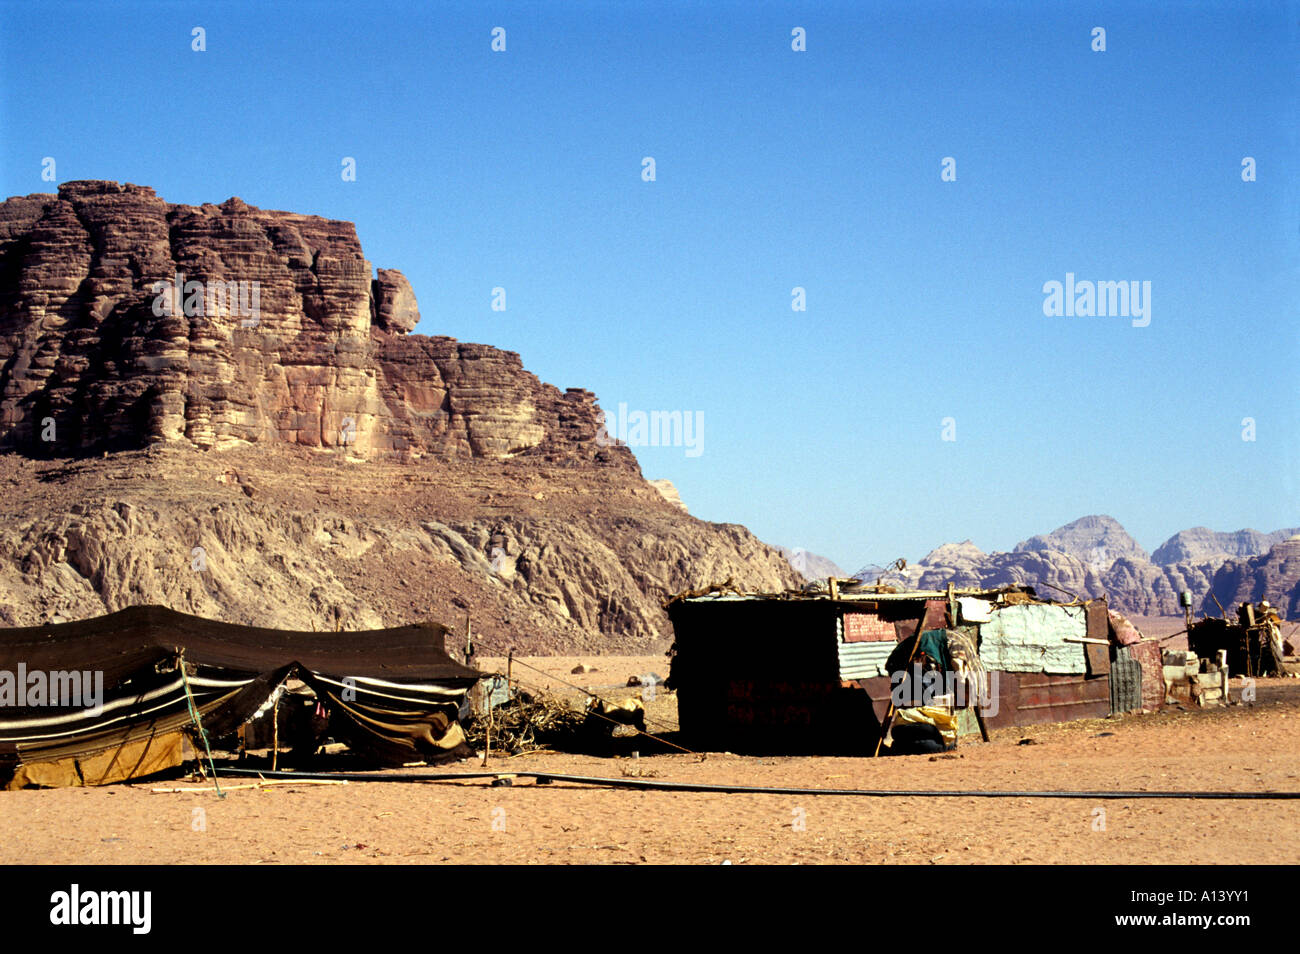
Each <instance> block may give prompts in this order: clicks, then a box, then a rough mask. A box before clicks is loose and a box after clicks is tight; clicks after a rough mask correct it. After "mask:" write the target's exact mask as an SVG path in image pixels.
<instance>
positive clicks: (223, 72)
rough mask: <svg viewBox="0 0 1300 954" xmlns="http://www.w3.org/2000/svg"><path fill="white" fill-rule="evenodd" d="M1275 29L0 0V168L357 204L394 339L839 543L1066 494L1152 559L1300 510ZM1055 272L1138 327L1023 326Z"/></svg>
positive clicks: (998, 18) (1018, 522)
mask: <svg viewBox="0 0 1300 954" xmlns="http://www.w3.org/2000/svg"><path fill="white" fill-rule="evenodd" d="M1298 22H1300V5H1297V3H1295V2H1292V3H1272V4H1269V3H1264V4H1253V5H1242V4H1205V3H1192V4H1186V3H1167V4H1164V3H1162V4H1149V5H1144V4H1131V3H1125V4H1119V5H1108V4H1086V5H1084V4H1071V3H1064V4H1050V5H1042V4H1023V5H1021V4H976V3H954V4H944V3H938V4H925V5H911V4H908V5H905V6H901V7H885V6H874V5H872V6H866V5H858V4H842V5H841V4H783V5H768V4H739V3H737V4H710V5H708V6H707V7H703V6H702V5H699V4H694V3H690V4H688V3H679V4H672V3H666V4H656V5H653V6H652V7H649V8H647V7H646V5H642V4H631V3H628V4H623V3H603V4H582V3H565V4H549V5H540V4H526V3H509V4H505V3H502V4H489V5H480V6H462V5H457V4H434V3H427V2H421V3H409V4H383V3H376V4H358V3H353V2H349V3H297V4H287V5H277V4H270V3H263V2H258V3H251V4H242V3H228V4H221V3H215V4H214V3H207V4H201V5H194V4H186V3H158V4H132V3H129V2H120V3H112V4H99V3H87V4H65V3H57V2H44V3H32V4H23V3H8V4H0V69H2V70H3V73H2V74H0V75H2V76H3V85H2V87H0V94H2V98H0V180H2V181H0V185H2V187H3V194H4V195H6V196H8V195H25V194H28V193H33V192H49V191H53V188H54V186H53V184H52V183H49V182H43V181H42V180H41V175H40V174H41V160H42V159H43V158H44V157H46V156H52V157H54V158H55V160H56V162H57V175H58V181H60V182H62V181H67V180H70V179H90V178H93V179H116V180H119V181H129V182H135V183H140V184H145V185H150V186H152V187H154V188H155V189H156V190H157V191H158V193H159V194H160V195H161V196H163V197H164V198H166V199H167V200H168V201H171V202H185V203H193V204H198V203H202V202H221V201H223V200H224V199H226V198H228V197H229V196H231V195H238V196H240V197H241V198H243V199H244V200H245V201H246V202H249V203H250V204H253V205H257V206H261V207H264V208H278V209H290V210H293V211H298V212H304V213H314V214H318V215H323V216H327V217H330V218H338V219H348V220H352V221H354V222H356V223H357V230H358V233H359V235H360V237H361V241H362V244H363V247H364V249H365V252H366V255H367V257H368V258H369V259H370V261H371V262H372V263H373V264H374V265H376V266H377V267H385V268H398V269H401V270H402V271H403V272H404V273H405V274H406V275H407V277H408V278H409V279H410V281H411V283H412V285H413V286H414V289H415V292H416V295H417V297H418V298H419V302H420V309H421V315H422V320H421V322H420V326H419V328H418V329H417V331H418V332H420V333H424V334H446V335H451V336H454V337H456V338H460V339H462V340H467V341H480V342H486V343H489V344H492V345H496V346H499V347H502V348H507V349H509V350H512V351H518V352H519V353H520V354H521V355H522V357H523V361H524V364H525V366H526V367H527V368H529V369H530V370H531V371H533V372H534V373H536V374H537V375H538V376H540V377H541V378H542V379H543V380H545V381H549V382H551V383H553V384H555V385H557V386H559V387H561V388H564V387H570V386H574V387H586V388H590V389H591V390H593V391H595V392H596V393H597V395H598V396H599V398H600V402H601V404H602V406H603V407H605V408H607V409H610V410H612V409H615V408H617V407H618V405H619V404H620V403H626V405H627V406H628V408H629V409H632V410H637V409H640V410H647V411H648V410H682V411H689V412H694V411H699V412H702V414H703V420H704V433H703V444H702V450H703V452H702V453H701V454H699V455H698V456H694V457H688V456H687V454H686V453H685V448H682V447H657V448H654V447H646V448H638V449H637V450H636V453H637V456H638V458H639V459H640V461H641V464H642V468H643V470H644V472H645V474H646V476H647V477H651V478H657V477H667V478H669V479H671V480H672V481H673V482H674V483H675V484H676V485H677V487H678V489H679V490H680V492H681V495H682V497H683V498H684V500H685V501H686V502H687V504H688V505H689V506H690V508H691V511H692V513H694V514H696V515H697V516H700V517H702V518H704V519H707V520H715V521H726V522H737V523H743V524H745V525H747V526H748V527H750V528H751V529H752V530H753V531H754V532H755V533H757V534H758V535H759V536H760V537H761V538H763V539H765V540H767V541H769V542H773V543H782V544H785V545H787V546H792V547H793V546H801V547H804V548H806V549H809V550H812V551H815V552H819V553H823V554H825V555H827V556H830V557H831V558H832V559H834V560H836V561H837V562H839V563H840V564H841V565H842V566H844V567H845V568H846V569H850V570H852V569H856V568H857V567H859V566H861V565H863V564H866V563H868V562H873V561H875V562H882V563H883V562H887V561H889V560H892V559H893V558H894V557H897V556H906V557H907V558H908V559H909V560H916V559H918V558H919V557H921V556H922V555H923V554H924V553H925V552H927V551H928V550H929V549H930V548H932V547H934V546H936V545H938V544H940V543H942V542H945V541H948V540H961V539H964V538H971V539H973V540H974V541H975V542H976V543H977V544H978V545H980V546H981V547H983V548H984V549H986V550H992V549H1006V548H1009V547H1011V546H1013V545H1014V544H1015V543H1016V542H1017V541H1019V540H1021V539H1024V538H1026V537H1028V536H1030V535H1032V534H1034V533H1039V532H1046V531H1048V530H1051V529H1052V528H1054V527H1056V526H1058V525H1060V524H1063V523H1066V522H1068V521H1070V520H1072V519H1074V518H1076V517H1079V516H1082V515H1084V514H1089V513H1109V514H1111V515H1112V516H1114V517H1116V518H1117V519H1118V520H1119V521H1120V522H1121V523H1123V524H1124V525H1125V527H1127V528H1128V530H1129V531H1130V532H1131V533H1132V534H1133V535H1134V536H1135V537H1136V538H1137V540H1138V542H1139V543H1141V544H1142V545H1143V546H1145V547H1147V548H1148V549H1151V548H1154V547H1155V546H1157V545H1158V544H1159V543H1160V542H1162V541H1163V540H1164V539H1165V538H1166V537H1167V536H1168V535H1169V534H1171V533H1173V532H1175V531H1177V530H1180V529H1184V528H1187V527H1191V526H1196V525H1206V526H1209V527H1212V528H1214V529H1218V530H1234V529H1238V528H1241V527H1248V526H1250V527H1255V528H1256V529H1260V530H1272V529H1276V528H1278V527H1282V526H1293V525H1300V506H1298V503H1300V467H1298V466H1297V461H1298V460H1300V333H1298V331H1297V328H1298V327H1300V326H1298V324H1297V317H1298V315H1297V311H1298V310H1300V272H1298V265H1300V236H1298V235H1297V219H1296V209H1297V207H1298V204H1297V199H1298V198H1300V196H1298V195H1297V191H1298V190H1297V182H1298V181H1300V179H1298V178H1297V175H1296V166H1297V160H1298V159H1300V149H1298V147H1297V141H1296V133H1297V129H1298V128H1300V114H1298V110H1297V89H1298V88H1300V87H1298V83H1297V63H1300V57H1298V56H1297V53H1298V52H1300V41H1298V28H1297V23H1298ZM196 26H201V27H203V28H204V29H205V31H206V45H207V49H206V51H204V52H195V51H193V50H192V49H191V30H192V28H194V27H196ZM497 26H501V27H504V28H505V30H506V50H505V52H500V53H498V52H493V51H492V49H491V40H492V37H491V31H492V29H493V28H494V27H497ZM796 26H798V27H803V28H804V29H805V31H806V36H807V41H806V43H807V49H806V51H804V52H795V51H793V50H792V49H791V30H792V29H793V28H794V27H796ZM1096 26H1101V27H1103V28H1104V29H1105V30H1106V50H1105V51H1104V52H1095V51H1093V50H1092V48H1091V46H1092V42H1093V41H1092V29H1093V28H1094V27H1096ZM345 156H350V157H354V158H355V159H356V162H357V177H356V181H354V182H347V181H343V179H342V177H341V175H340V170H341V162H342V158H343V157H345ZM646 156H652V157H654V159H655V164H656V170H655V171H656V179H655V181H654V182H646V181H643V179H642V175H641V171H642V159H643V157H646ZM1246 156H1250V157H1253V158H1254V159H1255V160H1256V164H1257V179H1256V181H1254V182H1243V181H1242V176H1241V171H1242V167H1241V163H1242V159H1243V157H1246ZM944 157H952V158H954V159H955V160H956V173H957V177H956V180H955V181H951V182H945V181H942V180H941V177H940V172H941V161H942V160H943V158H944ZM1067 272H1072V273H1074V274H1075V276H1076V278H1077V279H1079V280H1084V279H1089V280H1107V281H1110V280H1136V281H1140V282H1141V281H1149V282H1151V289H1152V291H1151V315H1150V317H1151V321H1150V324H1149V325H1148V326H1147V327H1133V326H1132V323H1131V321H1130V320H1129V319H1128V318H1125V317H1118V316H1108V317H1048V316H1045V315H1044V313H1043V301H1044V297H1045V296H1044V293H1043V285H1044V283H1045V282H1049V281H1052V280H1056V281H1061V282H1064V281H1065V276H1066V273H1067ZM498 286H500V287H504V288H505V289H506V293H507V307H506V310H505V311H504V312H497V311H493V310H492V309H491V307H490V304H491V291H492V289H493V288H494V287H498ZM796 286H799V287H802V288H804V289H805V290H806V298H807V310H806V311H804V312H796V311H793V310H792V309H791V301H792V297H791V290H792V289H793V288H794V287H796ZM945 418H952V419H953V421H954V422H955V436H956V440H951V441H948V440H943V439H942V436H943V421H944V419H945ZM1244 418H1253V419H1254V422H1255V440H1253V441H1247V440H1243V439H1242V434H1243V424H1242V421H1243V419H1244ZM950 432H951V428H950Z"/></svg>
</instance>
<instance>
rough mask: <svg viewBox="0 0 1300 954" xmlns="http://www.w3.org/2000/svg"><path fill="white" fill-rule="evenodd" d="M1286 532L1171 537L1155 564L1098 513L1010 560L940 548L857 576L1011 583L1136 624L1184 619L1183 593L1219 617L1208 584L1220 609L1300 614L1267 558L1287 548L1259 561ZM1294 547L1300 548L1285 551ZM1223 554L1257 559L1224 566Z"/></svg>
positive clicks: (928, 584) (1019, 549) (904, 581)
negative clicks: (1259, 606) (1238, 605)
mask: <svg viewBox="0 0 1300 954" xmlns="http://www.w3.org/2000/svg"><path fill="white" fill-rule="evenodd" d="M1292 532H1293V531H1289V530H1278V531H1275V532H1273V533H1257V532H1256V531H1254V530H1239V531H1236V532H1234V533H1215V532H1213V531H1210V530H1206V529H1205V528H1203V527H1198V528H1195V529H1193V530H1184V531H1182V532H1181V533H1178V534H1175V535H1174V536H1173V537H1171V538H1170V539H1169V540H1168V541H1167V542H1166V543H1165V544H1164V545H1163V546H1162V547H1160V548H1159V549H1157V550H1156V552H1155V554H1154V556H1155V557H1158V558H1159V559H1157V560H1153V559H1152V558H1150V557H1148V556H1147V555H1146V551H1145V550H1143V549H1142V548H1141V547H1140V546H1139V545H1138V544H1137V542H1136V541H1135V540H1133V538H1132V537H1130V536H1129V535H1128V533H1127V532H1126V531H1125V530H1124V528H1123V527H1122V526H1121V525H1120V524H1119V522H1118V521H1117V520H1115V519H1114V518H1113V517H1108V516H1105V515H1094V516H1089V517H1082V518H1080V519H1079V520H1076V521H1074V522H1073V523H1069V524H1066V525H1065V526H1063V527H1058V528H1057V529H1056V530H1053V531H1052V532H1051V533H1048V534H1042V535H1039V536H1035V537H1031V538H1030V539H1028V540H1026V541H1024V542H1022V543H1019V544H1017V545H1016V548H1015V549H1014V550H1013V551H1012V552H1010V553H984V552H983V551H981V550H980V549H979V548H978V547H976V546H975V545H974V544H973V543H971V541H969V540H966V541H965V542H963V543H945V544H943V545H942V546H940V547H936V548H935V549H934V550H932V551H931V552H930V553H928V554H926V556H924V557H923V558H922V559H921V561H920V562H919V563H915V564H909V565H908V566H907V567H906V569H904V570H903V571H901V572H899V571H891V570H884V569H881V568H879V567H867V568H865V569H863V570H860V571H859V572H858V573H857V574H856V575H857V576H858V577H859V578H860V579H864V580H867V581H869V582H875V580H876V579H878V578H883V580H884V581H885V582H887V583H893V584H895V585H898V586H904V587H920V588H922V589H942V588H943V587H945V586H946V585H947V584H948V582H949V581H952V582H953V583H954V584H956V585H957V586H959V587H971V588H979V587H997V586H1006V585H1008V584H1012V583H1016V584H1028V585H1030V586H1034V587H1036V588H1038V590H1039V593H1040V595H1042V596H1047V597H1051V598H1053V599H1066V598H1067V597H1066V595H1065V594H1066V593H1067V592H1068V593H1073V594H1075V595H1077V596H1079V597H1082V598H1085V599H1086V598H1092V597H1098V596H1103V595H1104V596H1107V597H1108V598H1109V600H1110V604H1111V606H1112V607H1114V608H1116V609H1118V610H1120V611H1121V612H1124V613H1128V614H1132V615H1138V616H1181V615H1182V612H1183V611H1182V606H1181V604H1180V602H1179V594H1180V593H1182V592H1183V591H1184V590H1186V591H1189V592H1190V593H1191V594H1192V605H1193V606H1199V607H1201V608H1202V609H1203V610H1205V611H1208V612H1211V613H1213V614H1215V615H1218V606H1217V605H1215V604H1214V603H1213V601H1212V600H1211V598H1210V597H1209V595H1208V594H1209V593H1210V591H1211V586H1212V585H1213V588H1214V591H1215V593H1216V595H1219V598H1220V599H1221V600H1223V601H1224V605H1225V606H1230V605H1231V604H1232V603H1233V602H1234V601H1235V602H1240V601H1242V600H1246V599H1255V600H1258V599H1264V598H1270V599H1273V600H1274V601H1275V604H1276V605H1279V606H1283V607H1288V608H1290V610H1291V611H1293V612H1300V587H1297V585H1296V581H1295V579H1293V578H1292V577H1291V576H1290V575H1289V574H1290V573H1292V572H1293V570H1291V569H1287V567H1290V564H1288V563H1286V562H1285V561H1284V560H1281V559H1277V558H1275V557H1274V555H1273V554H1274V553H1276V554H1284V553H1285V552H1286V551H1285V550H1284V549H1282V548H1283V544H1282V543H1277V545H1276V546H1274V548H1273V553H1270V554H1269V556H1267V557H1265V556H1263V555H1262V554H1264V553H1265V551H1267V550H1268V547H1269V546H1270V545H1271V544H1272V543H1276V542H1277V541H1279V540H1285V539H1286V537H1288V536H1289V535H1290V534H1291V533H1292ZM1297 543H1300V540H1292V541H1290V543H1288V544H1287V545H1291V544H1297ZM1229 554H1240V555H1242V556H1247V557H1253V559H1250V560H1245V561H1243V562H1235V563H1234V562H1233V561H1232V560H1230V559H1229V560H1228V562H1227V563H1224V560H1225V559H1228V555H1229ZM1243 593H1255V594H1256V595H1254V596H1243V595H1241V594H1243Z"/></svg>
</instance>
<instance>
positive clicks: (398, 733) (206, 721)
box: [0, 606, 479, 788]
mask: <svg viewBox="0 0 1300 954" xmlns="http://www.w3.org/2000/svg"><path fill="white" fill-rule="evenodd" d="M446 632H447V630H446V628H445V627H443V626H441V625H439V624H436V623H425V624H415V625H410V626H401V627H396V628H392V629H380V630H370V631H365V632H346V633H345V632H293V631H288V630H278V629H266V628H262V627H255V626H239V625H235V624H232V623H223V622H220V621H217V620H210V619H204V618H202V617H198V616H190V615H188V614H185V613H179V612H176V611H174V610H170V609H167V608H165V607H162V606H135V607H129V608H127V609H123V610H119V611H118V612H116V613H111V614H109V615H107V616H101V617H98V618H95V619H88V620H80V621H77V622H72V623H59V624H50V625H45V626H33V627H26V628H21V629H9V630H0V787H9V788H16V787H23V786H26V785H42V786H43V785H95V784H105V783H108V782H114V781H123V780H126V779H129V778H134V777H139V776H141V775H144V774H149V773H151V772H155V771H158V770H160V769H162V768H166V767H169V766H171V765H176V764H179V763H180V761H181V759H182V751H183V747H182V744H181V743H182V740H183V732H184V730H186V729H187V728H192V727H193V717H192V715H191V712H190V706H191V700H192V702H193V706H194V708H195V709H197V711H198V713H199V716H200V718H201V720H202V723H203V727H204V728H205V729H206V730H208V732H209V734H211V735H221V734H225V733H227V732H232V731H234V730H235V729H236V728H238V727H239V726H240V725H242V724H243V723H244V722H245V721H247V720H248V719H249V718H251V717H252V716H253V715H254V714H255V713H256V712H257V711H258V710H259V709H260V708H261V707H263V706H264V705H265V704H266V703H267V702H268V701H269V700H270V699H271V698H272V697H273V695H274V694H275V693H276V692H277V691H278V690H279V689H280V687H281V686H282V685H283V683H284V682H285V680H287V679H288V678H289V677H290V676H291V675H297V676H298V677H299V678H301V679H302V680H303V681H304V682H306V683H307V684H308V685H310V686H311V687H312V689H313V690H315V692H316V693H317V695H318V696H319V697H320V699H321V701H322V702H323V703H324V704H325V705H326V706H327V707H328V708H329V710H330V712H331V729H332V730H333V731H334V732H335V734H336V735H338V736H339V737H340V738H341V740H342V741H344V742H346V743H348V745H349V747H351V748H352V749H353V750H354V751H357V752H359V753H361V754H363V755H365V756H367V757H370V758H373V759H374V760H376V761H379V762H382V763H384V764H401V763H402V762H412V761H424V762H430V763H436V762H440V761H447V760H449V759H452V758H457V757H461V756H463V755H465V754H467V753H468V748H467V747H466V746H465V744H464V735H463V733H462V732H461V729H460V725H459V723H458V722H457V720H456V716H457V712H458V710H459V707H460V704H461V701H462V699H463V698H464V694H465V692H466V690H467V689H468V688H469V687H470V686H472V685H473V684H474V683H475V682H476V681H477V680H478V678H479V673H478V672H476V671H475V670H473V669H470V668H467V667H465V666H462V665H460V664H459V663H457V662H456V661H455V660H453V659H452V658H451V657H450V656H448V655H447V653H446V651H445V649H444V638H445V635H446ZM182 663H183V665H184V672H183V673H182V669H181V665H182Z"/></svg>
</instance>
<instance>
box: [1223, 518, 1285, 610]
mask: <svg viewBox="0 0 1300 954" xmlns="http://www.w3.org/2000/svg"><path fill="white" fill-rule="evenodd" d="M1210 591H1211V592H1212V593H1213V594H1214V597H1215V598H1217V599H1218V601H1219V602H1220V603H1222V604H1223V605H1224V606H1226V607H1229V608H1231V607H1232V606H1233V604H1236V603H1244V602H1247V601H1252V602H1253V601H1258V600H1264V599H1266V600H1268V601H1269V602H1270V603H1272V604H1273V605H1274V606H1276V607H1277V608H1278V609H1279V611H1280V612H1281V614H1282V616H1283V617H1284V618H1285V619H1288V620H1295V619H1300V534H1297V535H1292V536H1291V537H1290V538H1288V539H1286V540H1283V541H1282V542H1281V543H1277V544H1274V545H1273V546H1272V547H1271V548H1270V549H1269V551H1268V552H1267V553H1265V554H1262V555H1258V556H1251V557H1247V558H1246V559H1244V560H1229V561H1228V562H1226V563H1224V564H1223V566H1221V567H1219V569H1218V570H1217V571H1216V572H1215V574H1214V579H1213V581H1212V582H1211V584H1210ZM1207 602H1213V600H1209V601H1207ZM1216 609H1217V604H1216Z"/></svg>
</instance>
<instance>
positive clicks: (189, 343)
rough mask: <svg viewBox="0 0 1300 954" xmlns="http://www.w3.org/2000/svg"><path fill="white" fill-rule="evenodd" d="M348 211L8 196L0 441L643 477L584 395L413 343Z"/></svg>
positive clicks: (79, 186)
mask: <svg viewBox="0 0 1300 954" xmlns="http://www.w3.org/2000/svg"><path fill="white" fill-rule="evenodd" d="M371 272H372V269H371V266H370V263H369V262H368V261H366V259H365V257H364V255H363V254H362V251H361V245H360V243H359V242H358V240H357V235H356V229H355V228H354V226H353V225H352V224H351V223H349V222H339V221H331V220H328V219H323V218H320V217H318V216H312V215H299V214H295V213H290V212H274V211H266V210H262V209H257V208H253V207H252V206H249V205H247V204H246V203H244V202H242V201H241V200H239V199H237V198H232V199H229V200H227V201H225V202H223V203H222V204H221V205H203V206H198V207H195V206H186V205H173V204H169V203H167V202H164V201H163V200H162V199H161V198H159V197H158V196H157V195H155V194H154V191H153V190H152V189H150V188H147V187H144V186H136V185H129V184H128V185H119V184H118V183H115V182H98V181H86V182H68V183H64V184H63V185H62V186H60V187H59V193H58V195H57V196H54V195H31V196H25V197H17V198H12V199H9V200H7V201H5V202H3V203H0V448H3V449H6V450H16V451H19V452H21V453H24V454H28V455H31V456H77V455H81V454H86V453H93V452H98V451H101V450H120V449H129V448H142V447H146V446H149V445H151V444H154V443H157V442H172V441H175V442H185V443H188V444H191V445H193V446H195V447H199V448H203V449H210V448H228V447H232V446H243V445H249V444H257V443H272V444H276V443H288V444H297V445H303V446H307V447H318V448H332V447H338V446H340V445H347V446H348V448H349V449H350V450H351V451H352V452H353V453H355V454H359V455H361V456H375V455H381V456H394V457H398V458H410V457H418V456H423V455H435V456H440V457H475V458H507V457H515V456H520V455H527V456H536V457H539V458H542V459H545V460H548V461H552V462H556V461H566V460H567V461H580V462H590V463H593V464H600V465H607V466H617V467H623V468H628V469H632V470H636V462H635V459H634V458H633V457H632V455H631V453H630V452H629V451H628V450H627V448H625V447H619V446H614V447H601V446H599V445H598V444H596V443H595V442H594V441H593V440H592V438H593V437H594V436H595V434H596V431H597V428H598V426H599V425H598V423H597V409H596V405H595V396H594V395H592V394H590V392H587V391H582V390H577V389H575V390H570V391H568V392H565V393H561V392H560V391H559V390H557V389H556V388H554V387H552V386H550V385H547V384H543V383H542V382H541V381H539V380H538V379H537V378H536V377H535V376H534V375H532V374H530V373H528V372H527V371H525V370H524V368H523V365H522V363H521V362H520V359H519V356H518V355H517V354H514V353H512V352H508V351H501V350H498V349H496V348H491V347H488V346H486V345H477V344H466V343H462V342H458V341H455V340H454V339H451V338H445V337H432V338H431V337H425V336H423V335H410V334H408V332H410V331H411V329H413V328H414V327H415V325H416V322H418V321H419V317H420V313H419V307H418V305H417V303H416V299H415V294H414V292H413V291H412V289H411V286H410V284H409V282H407V280H406V278H405V277H404V276H403V275H402V274H401V272H398V271H395V270H391V269H380V270H379V272H378V277H376V278H373V279H372V277H371Z"/></svg>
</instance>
